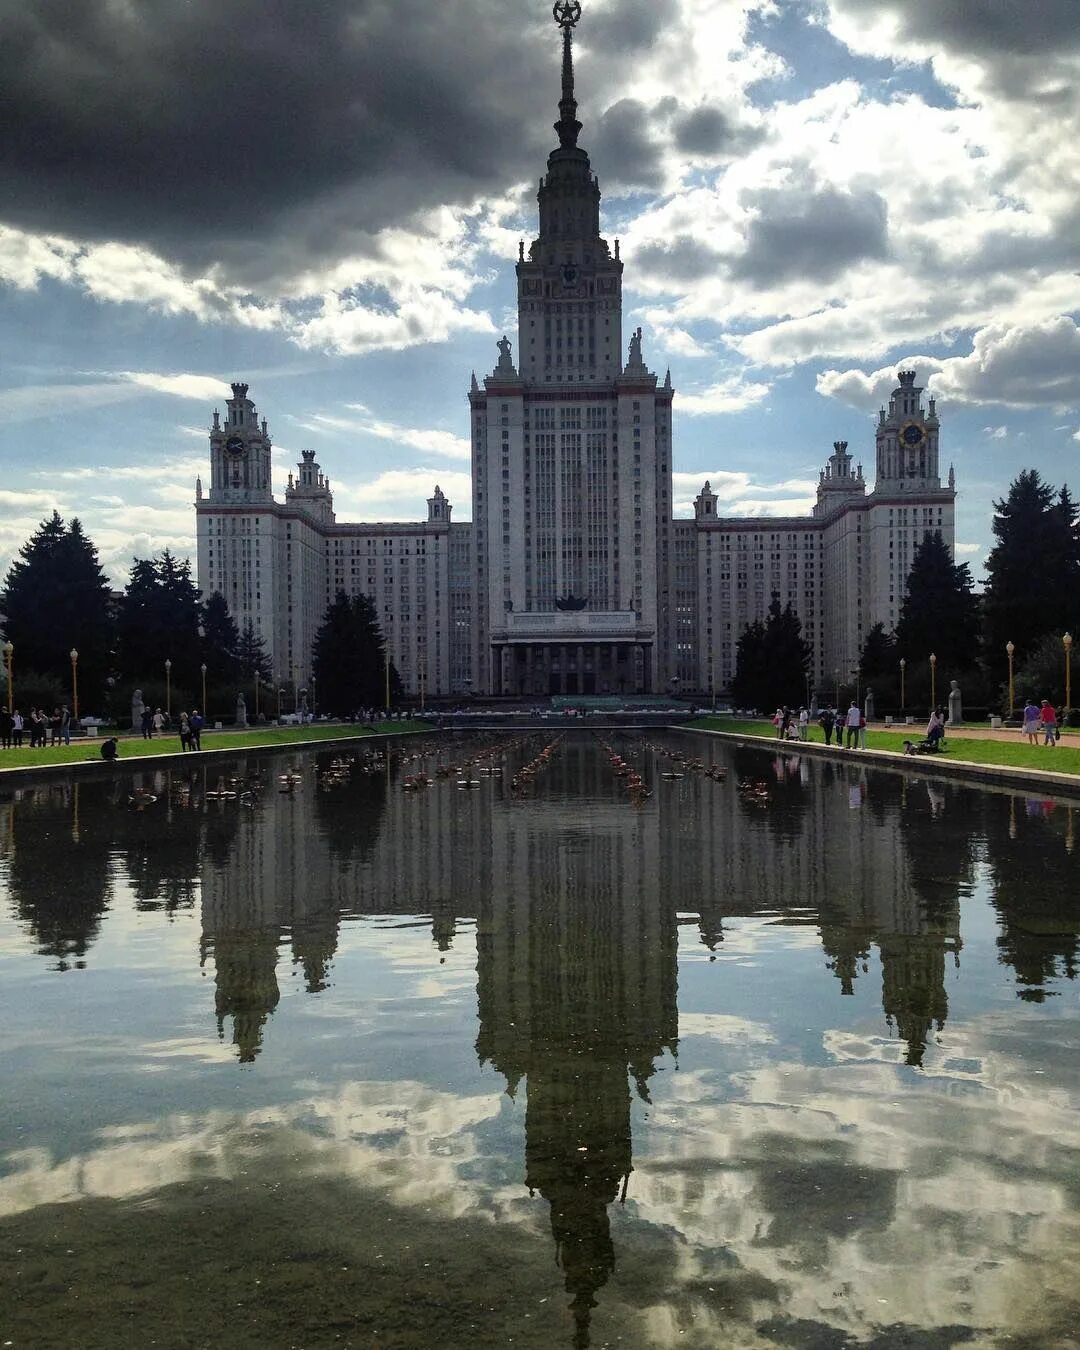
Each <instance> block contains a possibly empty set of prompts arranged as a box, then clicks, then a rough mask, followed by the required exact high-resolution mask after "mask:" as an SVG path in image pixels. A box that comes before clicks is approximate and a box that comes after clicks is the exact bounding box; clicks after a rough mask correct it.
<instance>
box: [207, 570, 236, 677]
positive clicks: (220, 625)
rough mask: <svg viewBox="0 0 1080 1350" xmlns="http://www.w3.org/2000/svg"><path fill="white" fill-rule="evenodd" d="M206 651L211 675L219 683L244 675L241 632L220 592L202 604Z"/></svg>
mask: <svg viewBox="0 0 1080 1350" xmlns="http://www.w3.org/2000/svg"><path fill="white" fill-rule="evenodd" d="M202 630H203V636H202V652H203V660H204V661H205V662H206V669H207V675H208V678H209V679H210V680H211V681H212V682H214V683H216V684H221V683H227V682H229V681H232V680H235V679H236V677H237V676H238V675H239V674H240V671H241V665H240V632H239V630H238V629H237V627H236V621H235V619H234V618H233V616H232V615H231V614H230V613H229V606H228V605H227V604H226V603H225V597H224V596H223V595H222V594H221V592H220V591H214V592H213V594H212V595H210V596H208V597H207V598H206V600H204V601H203V605H202Z"/></svg>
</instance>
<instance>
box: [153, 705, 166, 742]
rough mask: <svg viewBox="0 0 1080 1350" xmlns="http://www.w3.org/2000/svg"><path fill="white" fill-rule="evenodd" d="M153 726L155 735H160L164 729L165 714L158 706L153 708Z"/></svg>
mask: <svg viewBox="0 0 1080 1350" xmlns="http://www.w3.org/2000/svg"><path fill="white" fill-rule="evenodd" d="M153 728H154V735H155V736H160V735H161V733H162V732H163V731H164V730H165V714H164V713H163V712H162V711H161V709H160V708H155V709H154V718H153Z"/></svg>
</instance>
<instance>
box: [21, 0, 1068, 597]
mask: <svg viewBox="0 0 1080 1350" xmlns="http://www.w3.org/2000/svg"><path fill="white" fill-rule="evenodd" d="M584 11H585V12H584V15H583V18H582V22H581V25H580V28H579V30H578V43H577V77H578V81H577V82H578V89H577V93H578V99H579V104H580V106H579V116H580V117H581V120H582V121H583V123H584V131H583V133H582V137H581V140H582V144H583V145H584V146H585V147H586V149H588V151H589V153H590V155H591V157H592V162H593V167H594V169H595V171H596V172H597V174H598V175H599V178H600V184H601V188H602V190H603V193H604V205H603V224H604V230H605V233H606V234H607V235H608V236H609V237H612V236H615V235H618V236H619V237H620V238H621V240H622V256H623V259H624V261H625V262H626V275H625V285H626V290H625V297H624V299H625V313H624V321H625V326H626V332H627V333H628V332H629V330H630V328H631V327H634V326H636V325H638V324H640V325H641V326H642V327H643V329H644V332H645V355H646V359H647V360H648V362H649V363H650V364H651V365H652V366H653V367H654V368H655V369H658V370H659V371H660V372H661V374H662V373H663V371H664V369H665V368H666V367H668V366H670V367H671V371H672V378H673V381H674V383H675V387H676V390H677V395H676V403H675V408H676V431H675V469H676V474H675V479H676V499H677V502H678V503H679V506H678V509H679V511H680V513H686V512H687V511H688V510H689V503H690V501H691V499H692V497H693V495H694V493H695V492H696V491H697V490H698V488H699V486H700V483H701V481H702V480H703V479H704V478H705V477H710V478H711V479H712V480H713V483H714V486H717V487H718V489H719V490H720V492H721V494H722V496H723V498H724V509H725V510H727V511H730V512H732V513H747V512H760V513H770V512H772V513H778V512H779V513H786V512H790V511H803V510H806V509H808V508H809V506H810V503H811V500H812V496H813V489H814V484H815V482H816V478H817V472H818V469H819V467H820V466H821V464H822V463H823V462H824V460H825V458H826V456H827V454H828V452H829V450H830V448H831V442H832V441H833V440H834V439H837V438H843V439H846V440H848V441H849V442H850V443H851V445H852V448H853V449H854V450H855V451H856V453H857V455H858V456H859V457H860V458H862V459H863V460H865V462H866V464H867V467H868V470H869V469H871V468H872V464H873V431H872V427H873V421H872V419H873V412H874V410H875V409H876V408H877V407H878V406H879V404H880V403H881V402H882V400H883V398H885V397H886V396H887V393H888V390H889V389H890V388H891V387H892V385H893V384H894V383H895V379H894V374H895V371H896V369H897V368H898V367H899V366H900V365H902V364H903V365H907V364H909V363H910V364H911V365H913V366H914V367H915V368H916V369H917V370H918V371H919V373H920V377H921V379H920V382H923V381H924V380H927V379H928V380H929V384H930V387H931V390H932V391H934V392H936V393H937V395H938V398H939V401H940V412H941V415H942V421H943V428H942V447H943V450H942V457H943V461H944V462H945V463H948V462H949V461H950V460H951V461H953V462H954V463H955V466H956V472H957V479H958V485H959V488H960V498H959V502H958V528H957V538H958V548H959V552H960V554H961V556H962V557H964V558H966V559H968V560H969V561H971V562H972V563H973V564H974V566H975V570H976V573H977V572H978V568H979V564H980V562H981V559H982V558H983V557H984V555H985V552H986V549H987V547H988V545H989V541H990V531H989V522H990V515H991V511H992V501H993V499H994V498H995V497H997V496H1000V495H1001V493H1002V492H1003V491H1004V490H1005V488H1006V487H1007V485H1008V483H1009V481H1010V479H1011V478H1012V477H1014V476H1015V474H1016V472H1017V471H1018V470H1019V469H1021V468H1023V467H1026V466H1030V465H1033V466H1035V467H1037V468H1039V469H1040V470H1041V471H1042V472H1043V473H1044V474H1046V475H1047V476H1048V477H1049V478H1050V479H1051V480H1052V481H1054V482H1055V483H1060V482H1062V481H1064V480H1066V479H1071V480H1072V483H1073V486H1074V487H1075V488H1077V489H1078V490H1080V481H1077V475H1076V473H1075V464H1076V460H1077V457H1078V456H1080V328H1078V326H1077V317H1078V314H1080V281H1078V258H1080V93H1078V91H1080V24H1078V23H1077V13H1076V0H1032V2H1031V3H1029V4H1026V5H1020V4H1017V3H1014V0H773V2H770V0H760V2H759V0H663V2H662V3H661V0H585V4H584ZM558 64H559V41H558V34H557V32H556V30H555V28H554V25H553V24H552V22H551V15H550V6H549V5H548V4H547V3H546V0H453V2H452V3H443V4H432V3H431V0H393V2H392V3H391V0H273V2H272V3H268V0H29V2H28V0H0V88H2V89H3V90H4V91H5V93H4V105H3V106H4V123H5V128H4V135H3V137H2V138H0V455H2V457H3V468H4V477H3V482H2V483H0V564H4V563H6V559H7V558H8V557H9V556H10V555H11V553H12V551H13V550H14V549H16V548H17V547H18V545H19V544H20V543H21V542H22V541H23V539H25V537H26V536H27V534H28V533H29V532H30V530H32V528H33V527H34V525H35V523H36V522H37V521H38V520H40V519H41V517H42V516H43V515H44V514H45V513H46V512H48V511H49V510H50V509H51V508H52V507H53V506H56V507H58V508H59V509H60V511H61V512H62V513H65V514H71V513H78V514H79V515H81V516H82V517H83V519H84V520H85V522H86V524H87V527H88V529H89V531H90V533H91V535H92V536H93V537H94V538H95V540H96V541H97V542H98V544H99V546H100V548H101V552H102V556H103V560H104V561H105V562H106V565H107V566H108V568H109V570H110V572H111V573H112V575H113V576H114V577H116V578H118V579H122V577H123V576H124V574H125V572H126V568H127V566H128V565H129V563H130V559H131V556H132V554H133V553H138V554H140V555H145V554H146V553H148V552H149V551H151V550H154V549H159V548H161V547H162V546H164V545H169V546H170V547H172V548H174V549H176V550H178V551H179V552H181V553H187V552H189V551H191V549H192V547H193V525H194V513H193V511H192V508H191V502H192V496H193V482H194V478H195V475H196V473H198V472H199V471H200V470H201V469H203V468H204V466H205V462H206V427H207V426H208V424H209V420H210V414H211V412H212V410H213V408H214V407H215V406H222V400H223V398H224V395H225V394H226V392H227V382H228V381H229V380H231V379H244V380H247V381H248V382H249V384H250V385H251V394H252V397H253V398H254V400H255V402H256V404H257V406H258V408H259V411H260V413H261V414H262V415H264V416H266V417H267V418H268V420H269V422H270V428H271V432H272V434H273V437H274V440H275V443H276V449H275V469H276V485H277V487H278V488H279V489H280V488H281V487H283V485H284V479H285V475H286V473H287V472H288V469H289V467H290V466H291V464H292V463H294V462H295V460H296V459H297V458H298V457H299V453H300V451H301V449H304V448H312V449H314V450H315V451H316V452H317V455H318V458H319V460H320V461H321V463H322V465H323V467H324V469H325V470H326V472H327V473H328V474H329V475H330V476H331V478H332V480H333V482H334V485H335V496H336V505H337V509H338V514H339V517H340V518H343V519H352V518H358V517H363V518H368V519H413V518H416V517H417V516H418V515H421V514H423V511H424V505H423V502H424V498H425V497H426V496H428V495H429V493H430V490H431V487H432V485H433V484H434V483H435V482H436V481H438V482H439V483H440V484H441V485H442V487H443V488H444V490H445V491H446V492H447V494H448V495H449V496H450V498H451V500H452V501H453V502H454V504H455V518H458V519H462V518H468V514H469V494H468V460H467V454H468V440H467V436H468V419H467V405H466V402H465V391H466V389H467V387H468V381H469V375H470V373H471V372H472V371H473V370H474V369H475V370H476V371H477V373H478V374H479V375H481V376H482V375H483V374H484V373H485V372H488V371H490V369H491V368H492V367H493V365H494V363H495V359H496V357H497V352H496V349H495V341H496V339H497V338H498V337H499V335H500V334H501V333H502V332H503V331H504V330H505V331H507V332H508V333H509V335H510V336H511V338H513V337H514V311H513V299H514V285H513V261H514V259H515V258H516V255H517V242H518V239H519V238H522V237H524V238H526V239H527V240H528V239H531V238H532V237H533V236H534V233H535V191H536V181H537V179H538V177H539V175H540V174H541V172H542V171H543V168H544V162H545V157H546V155H547V153H548V151H549V150H550V149H551V148H552V147H553V145H554V144H555V136H554V132H553V131H552V129H551V122H552V121H553V120H554V117H555V115H556V103H557V99H558Z"/></svg>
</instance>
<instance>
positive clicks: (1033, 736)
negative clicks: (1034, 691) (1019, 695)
mask: <svg viewBox="0 0 1080 1350" xmlns="http://www.w3.org/2000/svg"><path fill="white" fill-rule="evenodd" d="M1020 734H1021V736H1026V737H1027V739H1028V745H1038V744H1039V707H1038V704H1037V703H1036V702H1035V700H1034V699H1033V698H1029V699H1028V701H1027V702H1026V703H1025V704H1024V722H1023V726H1022V727H1021V729H1020Z"/></svg>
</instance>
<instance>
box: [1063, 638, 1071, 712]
mask: <svg viewBox="0 0 1080 1350" xmlns="http://www.w3.org/2000/svg"><path fill="white" fill-rule="evenodd" d="M1061 645H1062V646H1063V647H1064V648H1065V716H1066V717H1068V715H1069V709H1070V708H1071V707H1072V634H1071V633H1066V634H1065V636H1064V637H1063V638H1062V639H1061Z"/></svg>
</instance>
